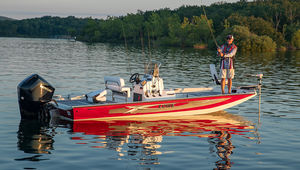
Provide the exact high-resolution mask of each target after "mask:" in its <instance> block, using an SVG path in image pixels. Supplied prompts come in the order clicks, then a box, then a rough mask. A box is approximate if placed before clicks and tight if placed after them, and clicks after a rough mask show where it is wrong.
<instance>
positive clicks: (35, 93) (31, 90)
mask: <svg viewBox="0 0 300 170" xmlns="http://www.w3.org/2000/svg"><path fill="white" fill-rule="evenodd" d="M17 89H18V100H19V107H20V113H21V117H22V118H38V116H39V115H38V113H39V112H40V111H41V109H42V107H43V105H44V104H45V103H47V102H49V101H51V100H52V97H53V94H54V90H55V89H54V87H52V86H51V85H50V83H48V82H47V81H46V80H45V79H43V78H42V77H41V76H39V75H37V74H32V75H30V76H28V77H27V78H26V79H24V80H23V81H22V82H21V83H20V84H19V85H18V87H17Z"/></svg>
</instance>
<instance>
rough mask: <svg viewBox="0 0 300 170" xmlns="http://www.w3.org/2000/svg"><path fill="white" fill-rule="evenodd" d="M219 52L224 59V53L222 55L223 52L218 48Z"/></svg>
mask: <svg viewBox="0 0 300 170" xmlns="http://www.w3.org/2000/svg"><path fill="white" fill-rule="evenodd" d="M218 52H219V54H220V56H221V57H223V53H222V50H221V49H220V48H218Z"/></svg>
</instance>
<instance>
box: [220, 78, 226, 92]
mask: <svg viewBox="0 0 300 170" xmlns="http://www.w3.org/2000/svg"><path fill="white" fill-rule="evenodd" d="M221 89H222V94H224V93H225V90H224V89H225V78H222V79H221Z"/></svg>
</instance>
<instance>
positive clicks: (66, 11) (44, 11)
mask: <svg viewBox="0 0 300 170" xmlns="http://www.w3.org/2000/svg"><path fill="white" fill-rule="evenodd" d="M220 1H224V2H237V1H238V0H21V1H20V0H0V16H6V17H9V18H15V19H24V18H34V17H41V16H45V15H50V16H61V17H66V16H75V17H92V18H105V17H106V16H121V15H126V14H128V13H136V12H137V10H142V11H147V10H148V11H149V10H155V9H161V8H170V9H175V8H178V7H180V6H182V5H199V6H200V5H210V4H212V3H215V2H220Z"/></svg>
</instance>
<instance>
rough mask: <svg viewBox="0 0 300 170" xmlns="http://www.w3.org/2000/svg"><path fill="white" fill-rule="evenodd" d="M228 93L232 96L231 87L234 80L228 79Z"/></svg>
mask: <svg viewBox="0 0 300 170" xmlns="http://www.w3.org/2000/svg"><path fill="white" fill-rule="evenodd" d="M227 86H228V93H229V94H230V93H231V86H232V79H228V84H227Z"/></svg>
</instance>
